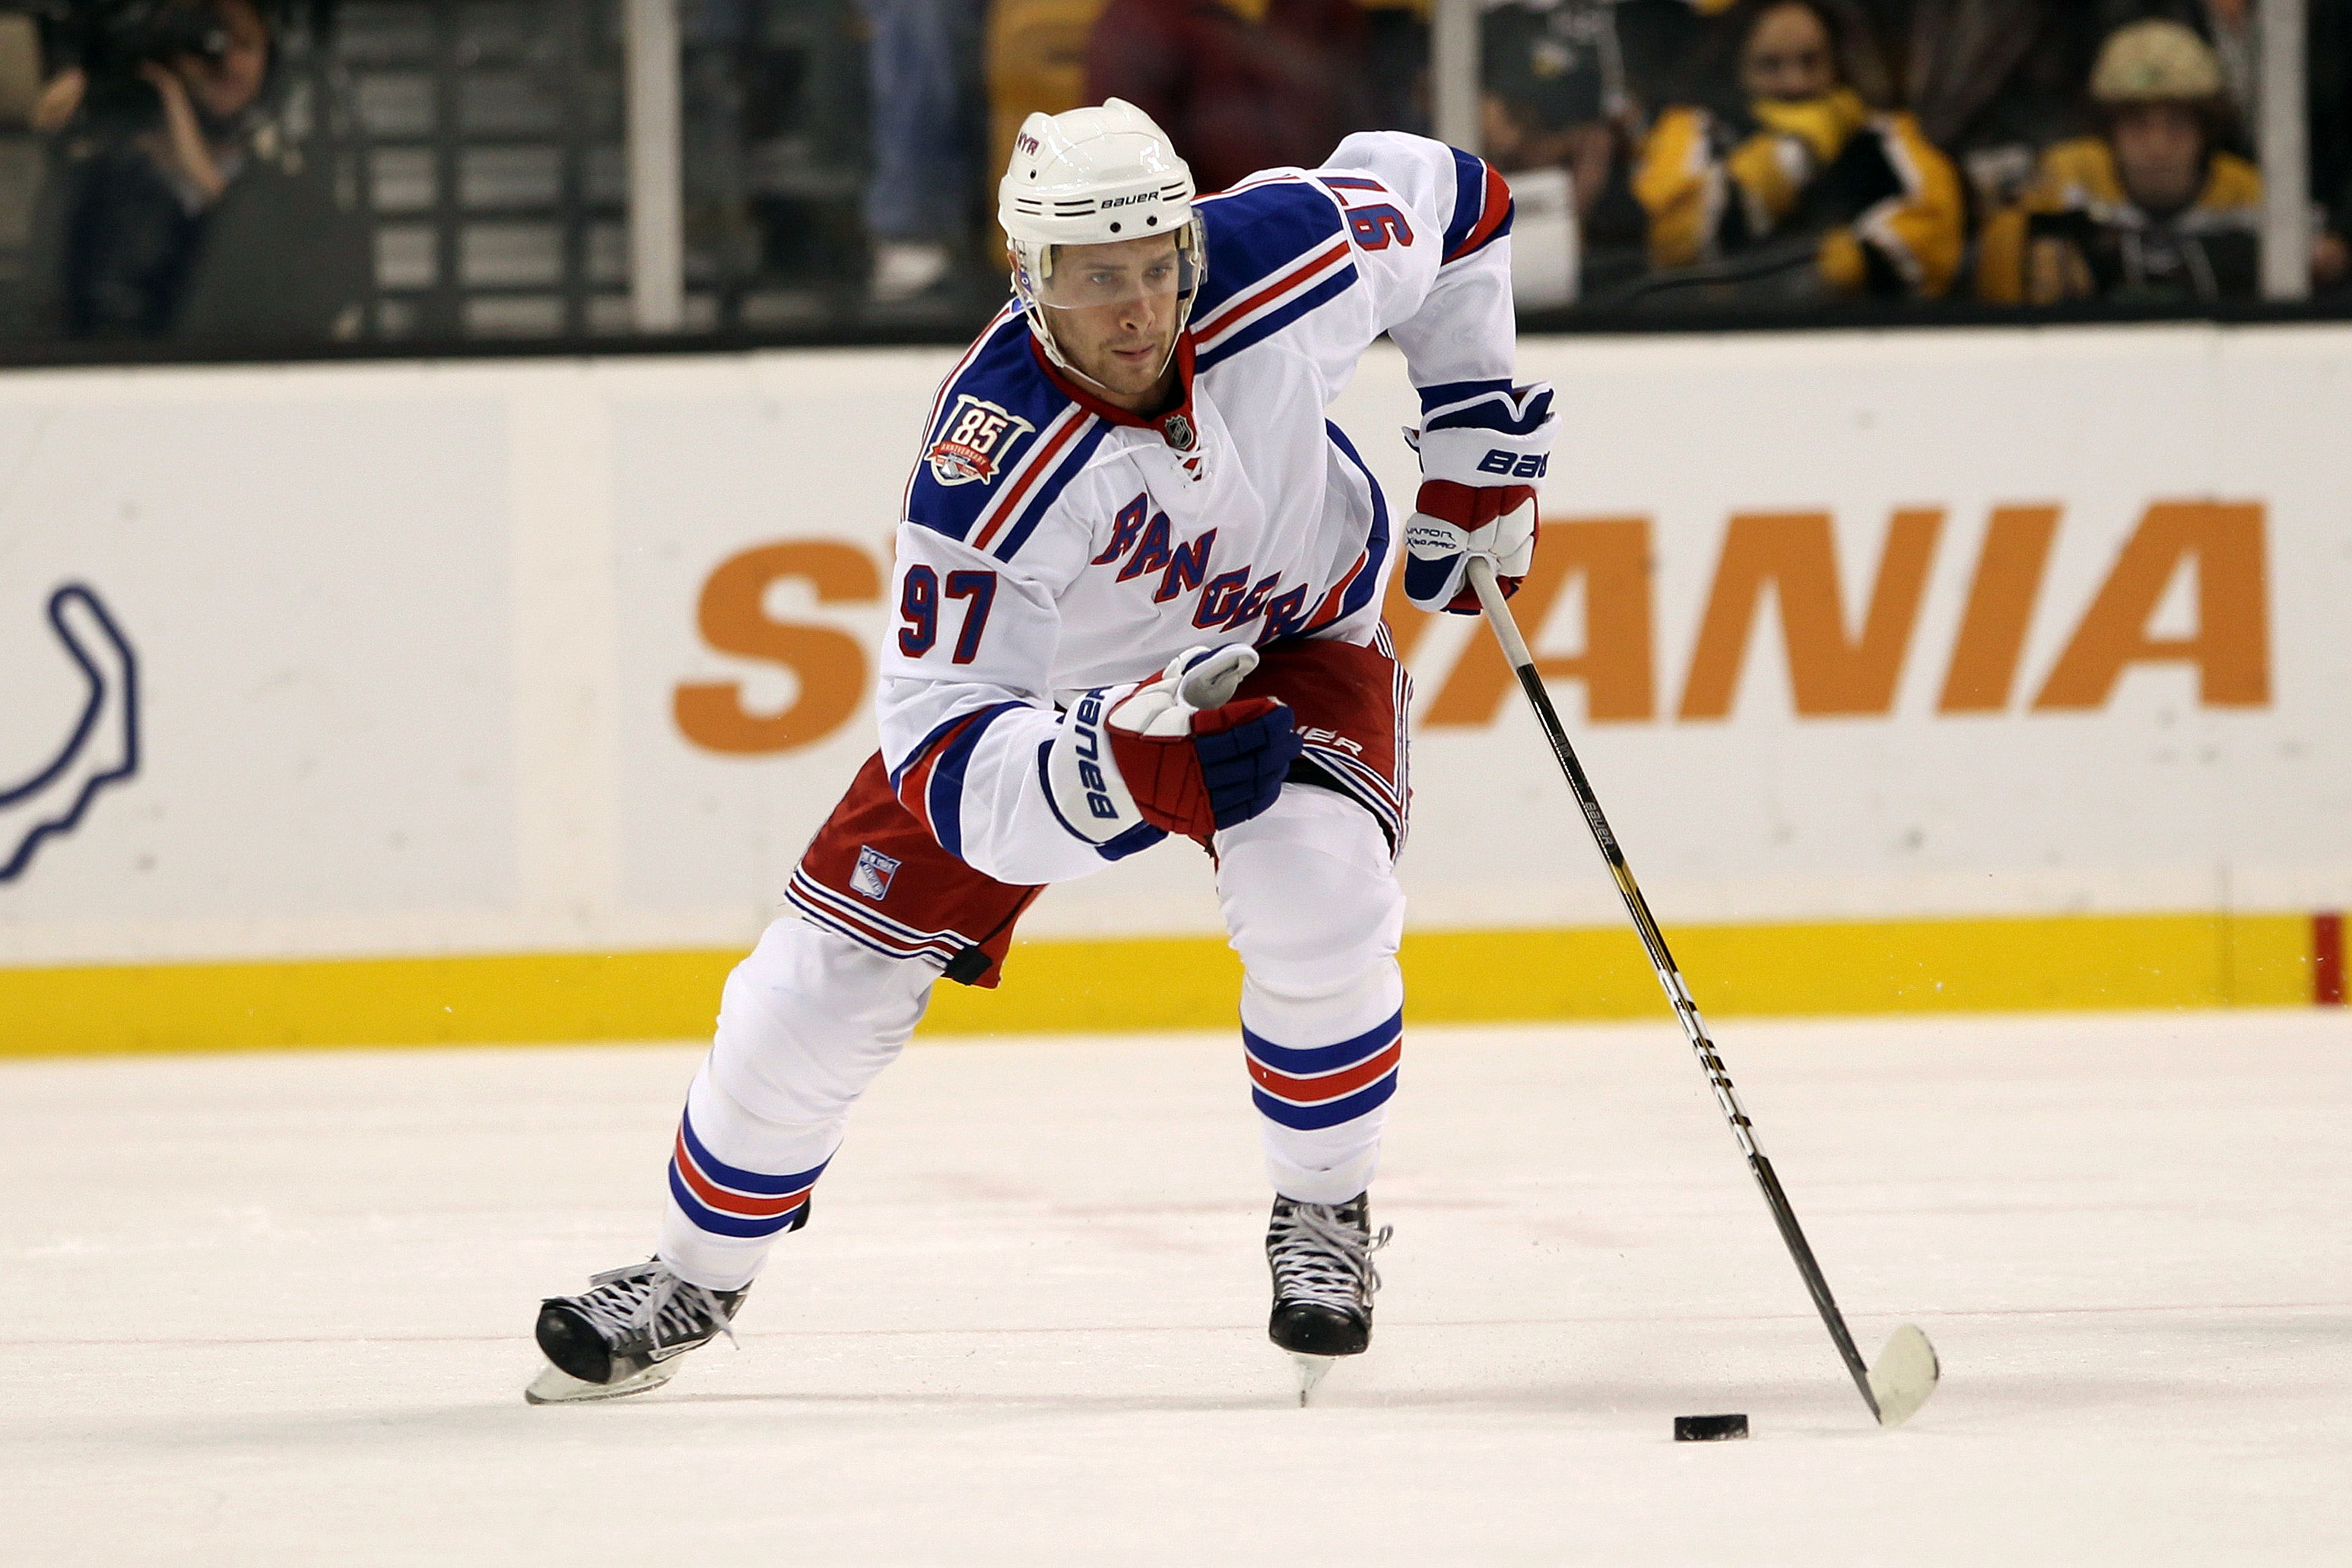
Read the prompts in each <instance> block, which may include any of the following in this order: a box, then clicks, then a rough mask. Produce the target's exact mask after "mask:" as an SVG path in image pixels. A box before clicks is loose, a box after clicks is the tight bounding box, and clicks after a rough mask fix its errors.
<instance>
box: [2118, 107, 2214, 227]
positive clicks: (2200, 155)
mask: <svg viewBox="0 0 2352 1568" xmlns="http://www.w3.org/2000/svg"><path fill="white" fill-rule="evenodd" d="M2107 135H2108V140H2109V141H2110V142H2112V143H2113V144H2114V146H2115V150H2116V174H2117V175H2118V176H2119V177H2121V179H2122V180H2123V183H2124V189H2125V191H2126V192H2127V193H2128V194H2129V195H2130V196H2131V199H2132V200H2133V201H2135V202H2137V203H2138V204H2139V205H2141V206H2143V207H2145V208H2147V210H2148V211H2149V212H2151V213H2156V214H2159V215H2163V214H2170V213H2176V212H2179V210H2180V209H2181V208H2183V207H2185V206H2187V205H2189V203H2190V202H2193V201H2195V200H2196V199H2197V192H2198V190H2199V188H2200V186H2202V185H2203V184H2205V127H2204V126H2203V125H2202V124H2201V123H2200V122H2199V121H2198V119H2197V114H2196V111H2195V110H2191V109H2189V107H2188V106H2187V105H2185V104H2179V103H2141V104H2134V105H2133V106H2132V107H2130V108H2128V109H2125V110H2118V111H2117V112H2116V122H2115V128H2114V129H2113V130H2112V131H2110V132H2108V133H2107Z"/></svg>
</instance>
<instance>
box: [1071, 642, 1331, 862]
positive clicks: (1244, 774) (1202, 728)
mask: <svg viewBox="0 0 2352 1568" xmlns="http://www.w3.org/2000/svg"><path fill="white" fill-rule="evenodd" d="M1255 668H1257V654H1256V652H1255V650H1254V649H1251V648H1248V647H1242V646H1239V645H1231V646H1227V647H1219V648H1206V647H1197V648H1190V649H1187V650H1186V651H1185V652H1184V653H1182V654H1181V655H1179V656H1178V657H1177V658H1176V659H1175V660H1174V661H1173V662H1171V664H1170V665H1169V666H1168V668H1166V669H1165V670H1163V671H1161V672H1160V677H1159V679H1155V680H1149V681H1145V682H1144V683H1142V684H1141V685H1139V686H1132V687H1110V688H1107V689H1101V690H1097V691H1089V692H1087V693H1086V695H1085V696H1083V697H1081V698H1080V699H1079V700H1078V701H1077V702H1076V704H1075V705H1074V706H1073V707H1072V708H1071V710H1070V712H1069V714H1068V716H1067V717H1066V718H1065V719H1064V721H1063V723H1062V731H1061V733H1060V735H1059V736H1057V737H1056V738H1055V741H1054V742H1053V743H1052V744H1051V745H1050V746H1049V747H1048V748H1047V751H1046V754H1045V759H1044V764H1045V784H1046V790H1047V793H1048V795H1050V796H1051V798H1052V799H1053V802H1054V806H1055V810H1056V811H1057V812H1059V813H1060V814H1061V816H1062V820H1063V822H1064V824H1065V825H1066V826H1069V828H1070V830H1071V831H1072V832H1073V833H1076V834H1077V835H1078V836H1079V837H1082V838H1086V839H1087V840H1088V841H1089V842H1091V843H1094V844H1096V845H1097V846H1098V847H1101V849H1102V850H1103V852H1104V853H1105V854H1106V855H1110V856H1112V857H1113V858H1116V857H1117V856H1118V855H1120V854H1125V853H1130V852H1131V849H1129V847H1127V846H1130V845H1131V846H1132V847H1133V848H1141V847H1144V845H1145V844H1146V843H1149V842H1154V841H1156V840H1157V837H1158V835H1159V833H1160V832H1167V833H1181V834H1183V835H1185V836H1186V837H1193V838H1199V837H1207V836H1208V835H1209V834H1211V833H1213V832H1215V831H1216V830H1217V829H1218V828H1221V827H1231V826H1234V825H1235V824H1237V823H1243V822H1247V821H1248V820H1249V819H1250V818H1251V817H1253V816H1257V815H1258V814H1259V813H1260V812H1262V811H1264V810H1265V808H1266V807H1268V806H1270V805H1273V804H1274V800H1275V796H1276V795H1279V794H1280V793H1281V791H1282V781H1283V777H1284V775H1285V774H1286V773H1288V772H1289V771H1290V763H1291V760H1292V759H1293V758H1295V757H1297V755H1298V751H1299V742H1298V736H1297V733H1296V732H1295V730H1294V721H1293V720H1292V717H1291V712H1290V710H1289V709H1288V708H1287V707H1286V706H1285V705H1284V704H1282V703H1280V702H1277V701H1275V700H1272V699H1270V698H1265V697H1254V698H1251V699H1249V700H1247V701H1243V702H1236V701H1234V700H1233V695H1234V691H1235V690H1236V689H1239V687H1240V686H1241V683H1242V682H1243V680H1244V679H1247V677H1248V675H1249V673H1250V671H1251V670H1253V669H1255ZM1106 751H1107V752H1108V756H1106V755H1105V754H1104V753H1105V752H1106ZM1106 763H1108V765H1105V764H1106Z"/></svg>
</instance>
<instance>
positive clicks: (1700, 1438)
mask: <svg viewBox="0 0 2352 1568" xmlns="http://www.w3.org/2000/svg"><path fill="white" fill-rule="evenodd" d="M1745 1436H1748V1417H1747V1416H1745V1415H1677V1416H1675V1442H1677V1443H1720V1442H1723V1441H1724V1440H1726V1439H1727V1438H1731V1437H1745Z"/></svg>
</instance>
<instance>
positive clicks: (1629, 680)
mask: <svg viewBox="0 0 2352 1568" xmlns="http://www.w3.org/2000/svg"><path fill="white" fill-rule="evenodd" d="M1577 575H1581V576H1582V578H1583V579H1584V651H1583V652H1582V653H1579V654H1570V655H1562V656H1559V657H1547V656H1545V655H1542V654H1538V655H1537V656H1536V672H1537V673H1538V674H1539V675H1541V676H1542V677H1543V678H1544V679H1547V680H1568V679H1576V680H1581V681H1583V682H1584V711H1585V716H1586V717H1587V718H1588V719H1591V721H1594V722H1595V723H1605V722H1608V721H1612V720H1628V719H1648V718H1652V717H1654V715H1655V713H1656V710H1657V697H1656V693H1655V684H1654V680H1653V679H1652V676H1651V669H1652V667H1653V666H1654V664H1655V662H1656V658H1655V655H1654V652H1653V649H1652V637H1651V632H1650V520H1649V519H1648V518H1646V517H1624V518H1580V519H1570V520H1564V521H1559V522H1547V523H1545V524H1544V526H1543V535H1542V538H1541V540H1540V542H1538V544H1537V546H1536V560H1535V565H1534V567H1533V568H1532V569H1530V570H1529V572H1528V579H1527V581H1526V582H1525V583H1522V584H1519V591H1518V593H1517V595H1513V597H1512V599H1511V609H1512V611H1513V613H1514V614H1515V615H1516V616H1517V618H1518V623H1519V626H1520V628H1521V630H1522V632H1523V633H1524V634H1525V635H1526V637H1528V641H1530V642H1533V641H1534V640H1535V639H1536V638H1537V637H1538V636H1540V635H1541V633H1542V631H1543V625H1544V622H1545V621H1546V620H1547V619H1548V618H1549V616H1550V615H1551V609H1552V605H1555V604H1556V603H1558V602H1559V595H1560V591H1561V590H1562V589H1563V588H1565V587H1566V586H1567V585H1568V580H1569V579H1570V577H1571V576H1577ZM1515 684H1516V682H1515V681H1514V680H1513V679H1512V676H1511V672H1510V670H1509V668H1507V666H1506V665H1505V664H1504V663H1503V655H1502V651H1501V650H1500V649H1499V648H1497V647H1496V646H1495V639H1494V638H1493V637H1490V636H1486V635H1484V634H1483V633H1482V634H1481V635H1480V636H1479V637H1476V638H1475V639H1473V641H1472V642H1471V644H1470V647H1468V648H1467V649H1466V650H1465V652H1464V653H1463V655H1462V658H1461V660H1460V662H1459V663H1457V664H1455V665H1454V672H1453V674H1451V675H1449V676H1448V677H1446V680H1445V684H1444V687H1443V688H1441V689H1439V691H1438V693H1437V700H1436V701H1434V702H1433V703H1431V704H1430V707H1429V711H1428V713H1427V715H1426V720H1427V721H1428V722H1429V723H1431V724H1491V723H1493V722H1494V721H1495V716H1496V713H1497V712H1499V711H1500V710H1501V709H1502V705H1503V693H1504V692H1505V691H1506V690H1507V689H1510V688H1511V687H1512V686H1513V685H1515Z"/></svg>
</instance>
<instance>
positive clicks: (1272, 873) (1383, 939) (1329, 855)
mask: <svg viewBox="0 0 2352 1568" xmlns="http://www.w3.org/2000/svg"><path fill="white" fill-rule="evenodd" d="M1217 852H1218V890H1219V892H1220V893H1221V894H1222V895H1223V903H1224V911H1225V924H1226V929H1227V930H1228V931H1231V932H1232V933H1233V941H1234V947H1235V948H1236V949H1237V950H1239V952H1241V955H1242V963H1243V964H1244V967H1245V968H1246V970H1247V978H1246V979H1245V980H1244V983H1243V985H1242V1008H1241V1012H1242V1044H1243V1047H1244V1050H1245V1052H1246V1053H1247V1062H1248V1067H1249V1074H1250V1078H1251V1080H1252V1089H1251V1099H1252V1100H1253V1101H1254V1103H1255V1105H1256V1106H1257V1109H1258V1112H1259V1116H1260V1118H1261V1121H1260V1123H1259V1127H1260V1131H1261V1133H1262V1135H1263V1140H1264V1142H1265V1162H1266V1174H1267V1175H1268V1177H1269V1178H1271V1180H1272V1181H1273V1183H1274V1187H1275V1190H1276V1192H1278V1193H1280V1194H1283V1195H1284V1196H1286V1197H1289V1198H1295V1199H1297V1200H1298V1201H1300V1202H1303V1203H1316V1204H1336V1203H1344V1202H1346V1201H1347V1200H1348V1199H1349V1198H1352V1197H1354V1196H1355V1195H1356V1194H1358V1193H1360V1192H1362V1191H1363V1190H1364V1189H1365V1188H1366V1187H1368V1186H1370V1184H1371V1179H1372V1174H1373V1172H1374V1169H1375V1168H1376V1167H1377V1166H1378V1164H1379V1162H1380V1142H1381V1127H1382V1125H1383V1123H1384V1122H1385V1121H1386V1120H1387V1110H1386V1108H1387V1105H1388V1100H1389V1097H1390V1096H1391V1094H1393V1093H1394V1092H1395V1091H1396V1083H1397V1066H1398V1061H1399V1058H1401V1057H1402V1053H1403V1027H1404V1013H1403V1009H1404V977H1403V975H1402V973H1401V972H1400V971H1399V970H1398V968H1397V963H1396V950H1397V942H1398V940H1399V938H1400V936H1401V935H1402V930H1403V924H1404V895H1403V893H1402V890H1401V889H1399V888H1398V887H1397V882H1396V876H1395V872H1394V870H1393V868H1392V867H1391V863H1390V859H1389V853H1388V843H1387V840H1386V839H1385V838H1383V837H1381V830H1380V827H1379V825H1378V824H1376V823H1375V822H1373V820H1372V819H1371V817H1370V816H1369V815H1368V814H1367V813H1366V812H1365V811H1364V810H1363V809H1362V808H1361V807H1360V806H1359V805H1355V804H1354V803H1353V802H1350V801H1348V800H1345V799H1342V798H1341V797H1340V796H1339V795H1334V794H1332V793H1331V792H1329V791H1328V790H1320V789H1314V788H1310V787H1301V786H1298V785H1292V786H1290V787H1288V788H1286V789H1285V790H1284V792H1283V795H1282V798H1281V799H1280V800H1279V801H1277V802H1276V804H1275V806H1274V808H1273V809H1272V810H1270V811H1268V812H1266V813H1265V815H1264V816H1259V817H1256V818H1254V819H1253V820H1251V821H1250V822H1247V823H1244V824H1243V825H1242V826H1240V827H1237V828H1229V829H1227V830H1226V831H1225V832H1223V833H1222V834H1220V835H1218V840H1217Z"/></svg>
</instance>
